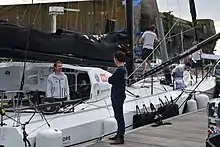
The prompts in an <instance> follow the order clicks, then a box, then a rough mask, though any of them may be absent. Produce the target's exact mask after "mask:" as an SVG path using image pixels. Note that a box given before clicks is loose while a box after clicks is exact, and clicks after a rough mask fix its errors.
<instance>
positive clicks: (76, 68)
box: [0, 62, 100, 71]
mask: <svg viewBox="0 0 220 147" xmlns="http://www.w3.org/2000/svg"><path fill="white" fill-rule="evenodd" d="M13 66H14V67H15V66H17V67H18V66H22V67H23V66H24V62H3V63H0V67H13ZM31 66H33V67H53V63H33V62H26V67H31ZM63 68H69V69H75V70H81V71H90V70H100V68H97V67H82V66H74V65H69V64H63Z"/></svg>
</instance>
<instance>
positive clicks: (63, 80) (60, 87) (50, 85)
mask: <svg viewBox="0 0 220 147" xmlns="http://www.w3.org/2000/svg"><path fill="white" fill-rule="evenodd" d="M46 96H47V97H50V98H55V99H59V100H62V99H67V100H70V95H69V84H68V79H67V76H66V75H65V74H64V73H63V72H62V63H61V62H60V61H57V62H55V63H54V72H53V73H52V74H50V75H49V76H48V78H47V91H46Z"/></svg>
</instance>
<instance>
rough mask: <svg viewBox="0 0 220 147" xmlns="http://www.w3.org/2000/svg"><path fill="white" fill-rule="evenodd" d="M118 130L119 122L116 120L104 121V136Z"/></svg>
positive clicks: (108, 119)
mask: <svg viewBox="0 0 220 147" xmlns="http://www.w3.org/2000/svg"><path fill="white" fill-rule="evenodd" d="M116 130H117V122H116V120H115V118H113V117H111V118H107V119H105V120H103V131H102V135H107V134H110V133H112V132H115V131H116Z"/></svg>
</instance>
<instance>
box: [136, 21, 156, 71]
mask: <svg viewBox="0 0 220 147" xmlns="http://www.w3.org/2000/svg"><path fill="white" fill-rule="evenodd" d="M156 40H157V35H156V34H155V26H154V25H152V26H150V28H149V31H145V32H144V34H143V35H142V36H141V38H140V40H139V43H140V44H142V43H143V48H142V60H143V61H144V60H146V58H148V59H147V62H148V66H150V65H151V62H150V61H151V60H152V59H153V50H154V42H155V41H156ZM150 68H151V67H149V69H150ZM145 71H146V61H144V62H143V72H142V74H144V73H145Z"/></svg>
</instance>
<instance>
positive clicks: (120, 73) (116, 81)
mask: <svg viewBox="0 0 220 147" xmlns="http://www.w3.org/2000/svg"><path fill="white" fill-rule="evenodd" d="M125 61H126V57H125V54H124V53H123V52H121V51H118V52H116V53H115V54H114V62H115V64H116V65H117V69H116V70H115V72H114V74H113V75H112V76H111V77H109V79H108V82H109V83H110V84H112V89H111V101H112V107H113V110H114V116H115V119H116V121H117V125H118V130H117V134H116V135H115V136H114V137H112V138H109V139H110V140H114V142H113V143H111V144H112V145H116V144H124V133H125V121H124V115H123V104H124V100H125V98H126V95H125V81H126V79H125V77H126V75H127V70H126V68H125V67H124V62H125Z"/></svg>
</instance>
